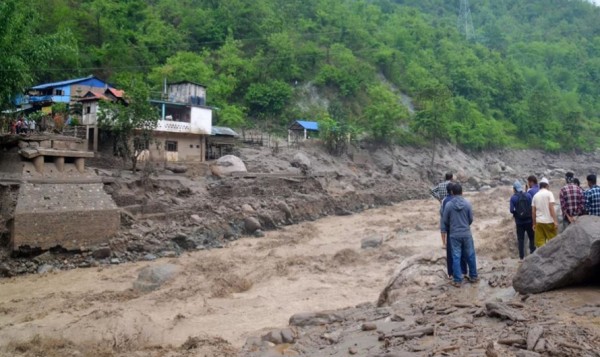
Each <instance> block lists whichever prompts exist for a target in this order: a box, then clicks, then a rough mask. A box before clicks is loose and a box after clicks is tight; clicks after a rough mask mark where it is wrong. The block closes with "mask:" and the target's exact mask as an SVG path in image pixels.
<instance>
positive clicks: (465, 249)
mask: <svg viewBox="0 0 600 357" xmlns="http://www.w3.org/2000/svg"><path fill="white" fill-rule="evenodd" d="M451 191H452V194H453V195H454V198H453V199H452V200H450V202H448V203H447V204H446V207H445V208H444V214H443V216H442V221H441V232H442V233H449V235H448V237H449V243H450V250H451V252H452V270H453V271H454V272H457V271H460V270H461V267H460V263H461V260H462V259H463V257H464V258H465V259H466V261H467V266H468V267H469V280H470V281H471V282H478V281H479V277H478V275H477V263H476V256H475V245H474V244H473V234H472V233H471V224H472V223H473V208H472V207H471V203H469V201H467V200H466V199H465V198H464V197H463V196H462V193H463V192H462V186H461V185H460V184H459V183H454V184H453V185H452V189H451ZM462 282H463V276H462V274H454V275H453V285H454V286H456V287H460V285H461V284H462Z"/></svg>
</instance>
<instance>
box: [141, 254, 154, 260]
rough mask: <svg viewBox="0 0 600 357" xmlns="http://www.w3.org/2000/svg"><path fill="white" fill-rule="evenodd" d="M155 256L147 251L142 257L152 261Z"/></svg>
mask: <svg viewBox="0 0 600 357" xmlns="http://www.w3.org/2000/svg"><path fill="white" fill-rule="evenodd" d="M156 258H157V257H156V255H154V254H150V253H148V254H146V255H144V258H143V259H144V260H147V261H153V260H156Z"/></svg>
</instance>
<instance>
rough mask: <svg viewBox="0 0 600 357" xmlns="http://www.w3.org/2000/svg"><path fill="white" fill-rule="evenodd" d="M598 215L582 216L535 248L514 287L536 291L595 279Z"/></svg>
mask: <svg viewBox="0 0 600 357" xmlns="http://www.w3.org/2000/svg"><path fill="white" fill-rule="evenodd" d="M598 232H600V217H595V216H582V217H580V218H579V219H578V220H577V222H576V223H575V224H571V225H570V226H569V227H568V228H567V229H566V230H565V231H564V232H563V233H561V234H560V235H558V236H557V237H555V238H554V239H552V240H550V241H549V242H548V243H546V244H545V245H544V246H543V247H541V248H538V249H537V250H536V251H535V253H533V254H531V255H529V256H528V257H527V258H526V259H524V260H523V263H522V264H521V265H520V266H519V269H518V270H517V273H516V275H515V277H514V279H513V287H514V288H515V290H516V291H518V292H519V293H521V294H537V293H541V292H544V291H548V290H552V289H556V288H560V287H563V286H568V285H573V284H578V283H582V282H584V281H586V280H588V279H592V278H597V272H598V270H599V269H600V235H599V234H598Z"/></svg>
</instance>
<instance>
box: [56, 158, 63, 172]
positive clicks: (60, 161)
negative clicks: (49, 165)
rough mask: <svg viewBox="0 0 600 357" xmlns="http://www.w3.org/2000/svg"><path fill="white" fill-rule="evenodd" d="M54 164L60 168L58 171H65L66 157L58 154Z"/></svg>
mask: <svg viewBox="0 0 600 357" xmlns="http://www.w3.org/2000/svg"><path fill="white" fill-rule="evenodd" d="M54 166H56V169H57V170H58V172H63V171H65V158H64V156H57V157H55V158H54Z"/></svg>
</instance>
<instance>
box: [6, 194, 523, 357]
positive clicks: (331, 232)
mask: <svg viewBox="0 0 600 357" xmlns="http://www.w3.org/2000/svg"><path fill="white" fill-rule="evenodd" d="M505 191H506V192H505ZM507 192H508V191H507V190H499V191H497V192H494V193H491V192H488V193H484V194H478V195H477V196H472V197H470V199H472V200H473V202H474V205H475V212H476V214H477V213H479V215H478V216H477V218H479V219H477V220H476V223H475V227H474V229H475V232H476V237H477V235H480V236H482V239H478V241H477V245H478V249H481V250H482V251H485V250H486V249H485V248H487V250H488V251H494V252H495V253H496V254H505V255H506V254H507V253H502V251H507V249H508V248H506V247H502V246H499V245H497V244H496V245H494V246H493V248H492V246H491V245H490V246H487V247H486V246H485V245H486V244H487V242H489V240H488V239H489V236H493V238H495V237H497V236H499V235H500V234H506V232H507V230H508V231H510V230H511V227H512V226H510V227H509V226H507V223H506V222H510V220H508V221H507V216H508V215H507V214H506V213H504V212H505V208H506V207H505V206H506V204H505V202H504V201H505V200H499V199H494V197H495V196H494V195H506V194H507ZM438 207H439V206H438V204H437V203H436V202H435V201H433V200H419V201H406V202H403V203H401V204H398V205H396V206H392V207H385V208H380V209H373V210H370V211H367V212H363V213H361V214H357V215H353V216H336V217H328V218H324V219H321V220H318V221H315V222H308V223H303V224H299V225H295V226H289V227H286V228H285V229H282V230H279V231H273V232H269V233H267V235H266V237H264V238H260V239H256V238H244V239H241V240H239V241H236V242H233V243H232V244H231V245H230V246H229V247H228V248H226V249H222V250H211V251H197V252H192V253H186V254H185V255H183V256H181V257H179V258H172V259H162V260H158V261H154V262H140V263H132V264H124V265H114V266H109V267H102V268H90V269H77V270H72V271H64V272H58V273H49V274H46V275H31V276H24V277H17V278H12V279H6V280H2V281H0V350H1V348H2V346H6V345H8V344H9V343H11V341H13V342H12V343H13V344H14V341H21V340H28V339H31V338H33V337H34V336H35V335H41V336H45V337H49V338H56V339H66V340H70V341H72V342H74V343H75V344H78V345H79V344H95V345H106V346H112V348H117V349H121V350H127V349H133V350H136V349H139V348H145V347H147V346H155V345H163V346H169V345H170V346H180V345H181V344H183V343H184V342H185V341H186V340H187V339H188V338H189V337H190V336H220V337H222V338H223V339H225V340H227V341H229V342H230V343H231V344H232V345H233V346H234V347H240V346H242V345H243V343H244V342H245V340H246V338H247V337H248V336H250V335H256V334H257V332H259V331H260V330H262V329H268V328H272V327H281V326H285V325H287V322H288V318H289V317H290V316H291V315H292V314H294V313H297V312H303V311H319V310H327V309H336V308H342V307H346V306H353V305H356V304H359V303H362V302H365V301H375V300H376V299H377V297H378V295H379V292H380V291H381V289H382V288H383V287H384V286H385V284H386V282H387V281H388V279H389V277H390V276H391V273H392V271H393V269H394V268H395V267H396V266H397V264H398V263H399V262H400V261H401V260H402V259H403V258H405V257H407V256H410V255H412V254H415V253H421V252H425V251H427V250H431V249H442V248H441V242H440V237H439V233H438V231H437V224H438V214H437V209H438ZM366 237H381V238H383V239H384V245H383V247H381V248H377V249H368V250H363V249H361V240H362V239H363V238H366ZM482 259H483V258H482ZM166 263H171V264H175V265H177V266H178V267H179V273H178V275H177V277H176V279H175V280H173V281H171V282H170V283H168V284H167V285H165V286H163V287H162V288H161V289H159V290H157V291H154V292H151V293H147V294H141V293H138V292H135V291H133V290H132V289H131V287H132V282H133V281H134V280H135V279H136V277H137V274H138V272H139V271H140V270H141V269H142V268H144V267H146V266H149V265H158V264H166ZM443 269H444V267H440V270H443Z"/></svg>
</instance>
